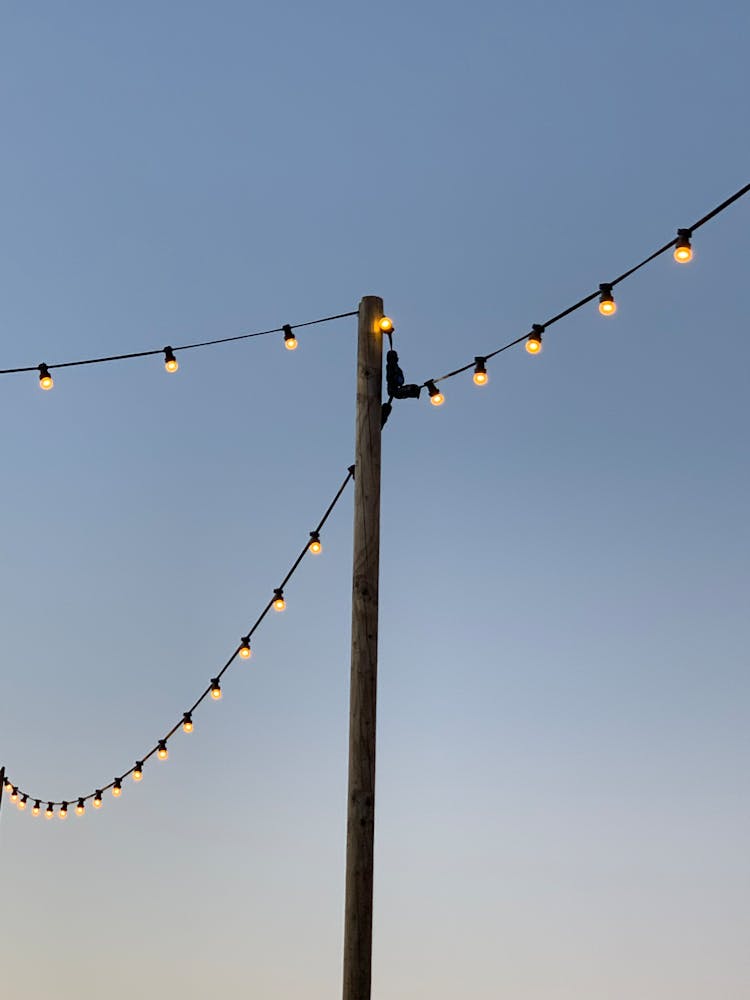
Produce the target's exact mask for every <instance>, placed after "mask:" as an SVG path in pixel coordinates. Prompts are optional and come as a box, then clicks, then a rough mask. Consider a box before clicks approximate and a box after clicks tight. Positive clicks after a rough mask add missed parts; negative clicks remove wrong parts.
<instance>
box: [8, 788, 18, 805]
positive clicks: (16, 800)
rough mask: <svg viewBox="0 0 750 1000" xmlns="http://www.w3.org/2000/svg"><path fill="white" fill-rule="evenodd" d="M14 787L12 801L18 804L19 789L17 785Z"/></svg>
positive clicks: (11, 795)
mask: <svg viewBox="0 0 750 1000" xmlns="http://www.w3.org/2000/svg"><path fill="white" fill-rule="evenodd" d="M12 787H13V791H12V792H11V793H10V801H11V802H18V789H17V788H16V786H15V785H13V786H12Z"/></svg>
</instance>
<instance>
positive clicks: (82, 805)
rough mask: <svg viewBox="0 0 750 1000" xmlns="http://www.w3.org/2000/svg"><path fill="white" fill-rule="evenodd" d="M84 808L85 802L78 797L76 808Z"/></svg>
mask: <svg viewBox="0 0 750 1000" xmlns="http://www.w3.org/2000/svg"><path fill="white" fill-rule="evenodd" d="M85 808H86V803H85V802H84V801H83V799H79V800H78V805H77V806H76V809H85Z"/></svg>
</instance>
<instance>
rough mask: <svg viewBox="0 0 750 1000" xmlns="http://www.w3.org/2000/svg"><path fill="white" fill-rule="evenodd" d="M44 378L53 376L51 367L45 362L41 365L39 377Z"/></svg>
mask: <svg viewBox="0 0 750 1000" xmlns="http://www.w3.org/2000/svg"><path fill="white" fill-rule="evenodd" d="M43 378H52V376H51V375H50V373H49V368H48V366H47V365H45V364H41V365H39V379H40V381H41V380H42V379H43Z"/></svg>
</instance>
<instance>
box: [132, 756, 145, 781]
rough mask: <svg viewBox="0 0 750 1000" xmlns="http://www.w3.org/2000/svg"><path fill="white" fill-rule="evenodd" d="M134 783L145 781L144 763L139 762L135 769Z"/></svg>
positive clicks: (136, 763)
mask: <svg viewBox="0 0 750 1000" xmlns="http://www.w3.org/2000/svg"><path fill="white" fill-rule="evenodd" d="M133 781H143V761H142V760H137V761H136V762H135V767H134V768H133Z"/></svg>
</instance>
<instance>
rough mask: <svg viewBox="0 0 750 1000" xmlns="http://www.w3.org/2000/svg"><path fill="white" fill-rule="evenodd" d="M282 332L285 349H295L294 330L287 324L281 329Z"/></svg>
mask: <svg viewBox="0 0 750 1000" xmlns="http://www.w3.org/2000/svg"><path fill="white" fill-rule="evenodd" d="M281 329H282V330H283V331H284V345H285V346H287V347H290V348H292V347H296V346H297V338H296V337H295V336H294V330H293V329H292V328H291V326H290V325H289V324H288V323H284V325H283V326H282V328H281Z"/></svg>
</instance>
